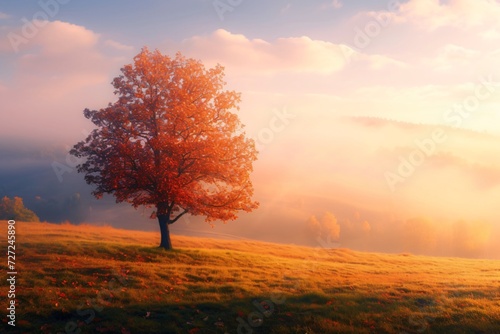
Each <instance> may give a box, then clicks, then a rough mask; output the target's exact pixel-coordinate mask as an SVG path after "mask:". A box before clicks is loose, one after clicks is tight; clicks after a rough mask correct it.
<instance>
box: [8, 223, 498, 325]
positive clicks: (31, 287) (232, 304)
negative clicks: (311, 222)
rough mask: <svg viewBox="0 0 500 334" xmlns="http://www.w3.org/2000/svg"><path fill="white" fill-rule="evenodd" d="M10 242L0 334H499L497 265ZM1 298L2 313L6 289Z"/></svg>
mask: <svg viewBox="0 0 500 334" xmlns="http://www.w3.org/2000/svg"><path fill="white" fill-rule="evenodd" d="M6 226H7V224H6V222H5V221H3V222H1V231H2V234H1V235H2V236H3V237H2V240H1V241H0V243H1V245H2V249H6V237H5V235H6V231H7V228H6ZM16 231H17V235H16V242H17V249H16V250H17V254H16V266H17V271H18V276H17V282H16V283H17V286H16V289H17V291H16V292H17V293H16V297H17V302H18V305H17V307H16V310H17V319H16V320H17V322H16V323H17V326H16V328H15V329H14V330H13V329H12V328H11V326H7V324H6V322H7V319H6V318H5V315H2V321H3V324H2V327H4V328H6V329H7V330H8V332H13V333H17V332H18V333H79V332H80V333H252V332H253V333H308V334H309V333H500V261H490V260H488V261H487V260H465V259H456V258H433V257H422V256H413V255H409V254H400V255H387V254H375V253H362V252H354V251H350V250H347V249H330V250H328V249H320V248H318V249H313V248H307V247H298V246H292V245H278V244H271V243H263V242H249V241H226V240H214V239H205V238H192V237H181V236H173V238H172V242H173V245H174V247H175V248H176V250H174V251H171V252H168V251H164V250H161V249H158V248H157V247H156V246H157V243H158V240H159V235H158V234H157V233H148V232H136V231H124V230H118V229H114V228H110V227H94V226H72V225H54V224H47V223H21V222H17V223H16ZM5 260H6V258H5ZM6 271H7V270H6V269H4V273H5V272H6ZM5 275H6V274H5ZM0 288H1V294H0V306H1V307H0V308H1V309H4V310H5V308H4V305H5V307H7V303H8V301H7V297H6V296H7V282H6V280H5V279H2V280H1V283H0ZM4 313H5V314H6V311H4Z"/></svg>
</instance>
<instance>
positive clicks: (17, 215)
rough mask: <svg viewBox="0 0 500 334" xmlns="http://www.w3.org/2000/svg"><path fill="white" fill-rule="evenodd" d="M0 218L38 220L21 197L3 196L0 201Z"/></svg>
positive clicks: (25, 220) (26, 220)
mask: <svg viewBox="0 0 500 334" xmlns="http://www.w3.org/2000/svg"><path fill="white" fill-rule="evenodd" d="M0 219H5V220H11V219H12V220H19V221H23V222H39V221H40V219H39V218H38V216H37V215H36V214H35V213H34V212H33V211H31V210H30V209H28V208H26V207H25V206H24V203H23V199H22V198H21V197H17V196H14V198H12V199H11V198H9V197H7V196H4V198H2V201H1V202H0Z"/></svg>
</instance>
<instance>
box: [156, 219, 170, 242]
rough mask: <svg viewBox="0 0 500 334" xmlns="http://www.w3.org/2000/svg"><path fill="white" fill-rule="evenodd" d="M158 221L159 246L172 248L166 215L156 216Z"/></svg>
mask: <svg viewBox="0 0 500 334" xmlns="http://www.w3.org/2000/svg"><path fill="white" fill-rule="evenodd" d="M158 223H159V224H160V234H161V241H160V248H165V249H172V242H171V241H170V231H169V230H168V223H169V222H168V216H167V215H160V216H158Z"/></svg>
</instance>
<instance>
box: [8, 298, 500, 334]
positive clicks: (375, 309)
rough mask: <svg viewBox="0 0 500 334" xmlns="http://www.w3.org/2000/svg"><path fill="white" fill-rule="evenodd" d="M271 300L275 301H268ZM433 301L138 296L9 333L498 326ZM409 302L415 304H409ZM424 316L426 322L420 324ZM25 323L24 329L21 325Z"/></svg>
mask: <svg viewBox="0 0 500 334" xmlns="http://www.w3.org/2000/svg"><path fill="white" fill-rule="evenodd" d="M273 301H274V302H273ZM432 304H433V302H432V300H430V299H429V300H425V301H424V300H423V299H422V298H413V299H410V300H407V301H405V304H398V303H391V302H389V301H385V300H382V299H381V298H379V297H377V296H366V295H364V296H356V295H351V296H347V295H346V296H335V297H333V298H332V296H325V295H320V294H313V293H306V294H302V295H290V296H286V297H285V296H281V298H279V301H278V299H277V298H271V297H269V296H265V295H261V296H254V297H252V298H241V299H237V300H228V301H214V302H204V303H197V304H189V303H183V302H182V301H180V302H178V303H158V302H151V303H147V302H145V303H141V304H134V305H127V306H123V307H116V306H115V305H113V304H112V303H111V304H110V305H107V306H106V305H103V306H99V307H92V306H86V307H83V308H82V307H78V306H75V309H74V310H72V311H68V310H62V311H61V310H52V311H50V310H40V312H38V313H28V314H19V319H20V320H21V319H22V321H23V322H22V326H18V327H17V328H16V330H18V331H17V332H16V331H14V332H13V331H9V332H12V333H121V334H126V333H145V334H147V333H172V334H174V333H175V334H176V333H190V334H194V333H200V334H201V333H221V334H225V333H245V334H247V333H271V334H272V333H274V334H281V333H283V334H285V333H398V334H400V333H485V334H490V333H491V334H496V333H500V331H499V330H498V329H499V327H497V325H498V323H495V321H497V320H498V319H496V320H495V319H491V318H490V319H487V318H484V317H483V318H481V315H478V316H477V318H476V319H474V321H465V319H459V318H456V319H453V317H451V318H448V317H446V316H444V315H443V314H435V315H433V314H429V312H427V311H428V309H426V306H429V305H432ZM407 305H413V307H414V309H413V310H409V308H408V307H407ZM424 321H425V323H424ZM21 328H22V329H21Z"/></svg>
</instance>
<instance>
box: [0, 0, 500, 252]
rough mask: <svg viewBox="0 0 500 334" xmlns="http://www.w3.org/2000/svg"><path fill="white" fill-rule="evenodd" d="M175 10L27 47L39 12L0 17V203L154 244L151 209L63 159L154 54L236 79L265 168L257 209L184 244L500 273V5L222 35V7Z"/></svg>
mask: <svg viewBox="0 0 500 334" xmlns="http://www.w3.org/2000/svg"><path fill="white" fill-rule="evenodd" d="M92 3H94V2H92ZM174 3H175V6H174V5H168V4H161V5H160V4H156V5H155V6H158V8H154V10H153V9H152V8H148V9H147V10H146V9H144V8H142V9H141V10H139V9H137V8H136V7H135V6H137V5H133V4H132V3H131V2H127V3H126V4H124V5H123V8H122V9H121V10H122V11H123V12H124V13H128V14H127V15H130V16H131V17H133V18H134V19H135V20H137V22H151V23H150V24H149V25H142V24H139V25H140V26H141V27H140V28H139V27H137V25H136V24H133V25H132V26H135V28H134V27H132V26H128V25H127V23H126V21H127V20H124V22H121V21H120V20H119V19H118V18H115V16H114V15H112V13H114V7H113V6H118V2H111V3H109V4H106V5H101V4H100V6H101V7H102V9H101V10H99V11H88V10H87V11H81V14H76V13H79V12H80V9H81V7H80V6H84V5H82V4H77V3H76V2H70V3H69V4H67V5H60V6H59V10H58V11H57V13H56V14H54V15H53V16H50V19H49V20H48V21H47V22H44V24H43V27H42V24H40V23H39V24H38V25H37V26H35V27H38V26H39V27H38V28H37V32H36V33H33V34H32V35H33V36H32V37H29V38H26V42H24V40H23V41H22V42H18V43H17V44H16V43H14V44H13V42H12V38H9V33H15V34H18V35H19V36H22V32H23V28H24V27H25V25H26V23H24V22H25V21H22V20H21V18H22V17H28V19H29V20H28V21H26V22H32V20H31V18H32V17H33V14H34V13H37V12H38V11H43V8H39V7H37V5H36V4H22V5H21V4H19V5H14V4H6V5H5V6H4V7H2V9H0V12H1V13H0V14H3V15H0V31H1V32H2V34H1V36H0V37H1V39H0V56H1V61H0V101H2V105H1V107H0V143H1V144H0V156H1V157H2V158H1V160H0V196H2V197H3V196H4V195H7V196H21V197H22V198H23V199H24V202H25V204H26V206H27V207H28V208H30V209H32V210H33V211H35V212H36V213H37V214H38V215H39V217H40V218H41V219H42V220H46V221H52V222H63V221H70V222H72V223H75V224H80V223H83V222H87V223H95V224H110V225H113V226H115V227H122V228H126V229H139V230H147V231H156V230H158V227H157V225H158V223H157V221H156V220H153V219H149V216H150V213H151V210H149V209H144V210H143V209H139V210H134V209H133V208H131V207H130V206H129V205H126V204H115V201H114V199H113V198H112V197H111V196H105V197H104V199H102V200H99V201H97V200H96V199H94V198H92V196H91V195H90V192H91V191H92V188H91V187H90V186H88V185H86V184H85V182H84V180H83V176H82V175H79V174H78V173H77V172H76V169H75V166H76V163H77V161H75V160H74V158H72V157H70V156H68V155H67V152H68V150H69V149H70V148H71V147H72V145H74V144H75V143H76V142H77V141H79V140H82V139H83V138H84V137H85V136H86V134H87V133H88V132H89V131H91V130H92V124H91V123H90V122H89V121H87V120H86V119H85V118H84V117H83V114H82V111H83V109H84V108H91V109H96V108H97V109H98V108H102V107H105V106H106V105H107V104H108V103H109V102H113V101H114V100H115V97H114V95H113V87H112V86H111V85H110V82H111V80H112V78H113V77H115V76H117V75H119V73H120V72H119V69H120V67H122V66H123V65H124V64H128V63H130V62H131V59H132V57H133V56H134V55H135V54H137V52H138V51H139V50H140V49H141V47H143V46H144V45H148V46H149V47H150V48H151V49H154V48H158V49H159V50H160V51H161V52H162V53H165V54H169V55H171V56H174V55H175V52H177V51H181V52H182V53H183V54H185V55H187V56H189V57H193V58H196V59H200V60H202V61H203V62H204V63H205V64H206V65H207V66H214V65H215V64H216V63H220V64H221V65H223V66H225V73H226V81H227V88H228V89H234V90H236V91H239V92H241V93H242V103H241V108H240V110H239V111H237V114H238V115H239V117H240V119H241V121H242V123H243V124H245V125H246V127H245V131H246V133H247V135H248V136H250V137H252V138H254V139H255V141H256V144H257V149H258V150H259V152H260V154H259V159H258V160H257V162H256V163H255V165H254V172H253V174H252V181H253V185H254V189H255V196H254V197H255V199H256V200H258V201H259V202H260V208H259V209H258V210H255V211H254V212H252V213H249V214H241V215H240V217H239V218H238V219H237V220H236V221H232V222H228V223H227V224H222V223H218V222H216V223H215V226H214V227H213V228H212V227H211V226H210V225H209V224H207V223H205V222H203V221H202V219H200V218H195V217H187V218H185V219H181V220H180V221H179V222H178V223H176V224H174V225H173V226H172V232H173V233H174V234H187V235H205V236H207V235H209V236H219V237H223V238H235V239H237V238H248V239H257V240H263V241H272V242H279V243H294V244H301V245H310V246H318V247H342V248H352V249H356V250H364V251H376V252H396V253H400V252H410V253H417V254H425V255H443V256H460V257H472V258H495V259H499V258H500V246H499V244H498V242H496V240H498V239H499V238H500V213H499V212H498V209H497V208H498V199H499V198H500V145H499V144H500V118H499V113H498V109H499V107H500V73H499V67H498V54H499V52H500V49H499V48H498V47H497V45H498V40H499V39H500V26H499V24H498V23H497V18H498V15H500V5H499V4H498V3H497V2H494V1H487V0H475V1H473V0H454V1H447V2H443V1H438V0H426V1H423V0H409V1H401V2H399V5H398V6H396V7H390V6H389V4H387V3H385V2H381V3H377V4H372V3H367V2H362V1H352V2H349V3H348V2H347V1H344V2H342V1H333V2H332V1H311V2H307V3H300V4H299V3H297V2H289V1H276V2H273V3H272V4H269V3H265V4H264V2H262V1H255V2H242V4H241V5H238V6H236V7H234V8H233V10H232V11H227V12H224V13H223V18H224V19H223V20H221V17H220V14H221V13H220V12H218V11H217V10H216V9H214V7H213V4H212V2H211V1H201V0H200V1H194V0H193V1H187V2H186V3H182V2H180V1H175V2H174ZM94 4H96V5H97V2H95V3H94ZM169 6H171V7H169ZM152 7H154V6H153V5H152ZM192 8H195V9H192ZM179 12H182V13H186V14H185V15H184V16H182V19H179V18H178V17H179V15H177V14H178V13H179ZM30 13H31V14H30ZM159 13H163V14H162V15H165V16H161V17H160V16H158V15H160V14H159ZM176 13H177V14H176ZM262 13H266V15H264V16H262V17H261V15H262ZM188 14H189V15H188ZM305 18H307V19H305ZM261 21H262V22H265V24H258V23H262V22H261ZM33 22H34V21H33ZM104 22H105V23H104ZM134 22H135V21H134ZM32 24H35V23H32ZM10 36H11V37H12V35H10Z"/></svg>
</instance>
